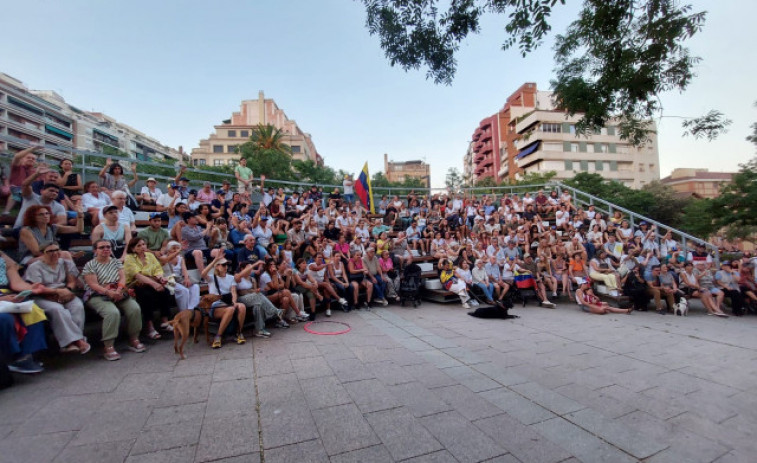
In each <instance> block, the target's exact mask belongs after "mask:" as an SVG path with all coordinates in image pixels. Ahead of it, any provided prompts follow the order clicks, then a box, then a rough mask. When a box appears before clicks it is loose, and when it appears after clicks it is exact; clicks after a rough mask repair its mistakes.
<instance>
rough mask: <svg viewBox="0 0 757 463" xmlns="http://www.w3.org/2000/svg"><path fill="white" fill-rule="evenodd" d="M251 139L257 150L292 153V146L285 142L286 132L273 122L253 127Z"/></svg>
mask: <svg viewBox="0 0 757 463" xmlns="http://www.w3.org/2000/svg"><path fill="white" fill-rule="evenodd" d="M250 141H251V142H252V144H253V146H254V148H255V150H259V151H264V150H265V151H268V150H270V151H277V152H279V153H284V154H288V155H291V154H292V148H291V147H290V146H289V145H287V144H286V143H284V132H282V131H281V130H279V129H277V128H276V127H274V126H272V125H271V124H258V126H257V127H255V128H253V129H252V135H251V136H250Z"/></svg>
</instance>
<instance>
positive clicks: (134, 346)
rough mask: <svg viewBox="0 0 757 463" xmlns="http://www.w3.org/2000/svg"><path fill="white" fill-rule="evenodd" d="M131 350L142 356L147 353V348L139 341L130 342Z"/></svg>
mask: <svg viewBox="0 0 757 463" xmlns="http://www.w3.org/2000/svg"><path fill="white" fill-rule="evenodd" d="M129 350H130V351H132V352H136V353H138V354H141V353H142V352H144V351H146V350H147V348H146V347H145V345H144V344H142V343H141V342H139V341H138V340H134V341H130V342H129Z"/></svg>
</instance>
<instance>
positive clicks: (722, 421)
mask: <svg viewBox="0 0 757 463" xmlns="http://www.w3.org/2000/svg"><path fill="white" fill-rule="evenodd" d="M737 416H739V414H738V413H734V414H733V415H731V416H729V417H728V418H725V419H722V420H720V421H718V424H723V423H725V422H726V421H728V420H730V419H731V418H736V417H737Z"/></svg>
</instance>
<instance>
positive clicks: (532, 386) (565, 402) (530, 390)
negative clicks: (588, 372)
mask: <svg viewBox="0 0 757 463" xmlns="http://www.w3.org/2000/svg"><path fill="white" fill-rule="evenodd" d="M510 389H512V390H514V391H515V392H518V393H519V394H522V395H524V396H525V397H527V398H529V399H531V400H532V401H534V402H535V403H537V404H538V405H541V406H542V407H544V408H546V409H547V410H549V411H551V412H552V413H555V414H557V415H564V414H565V413H570V412H575V411H578V410H582V409H584V408H586V407H585V406H584V405H582V404H580V403H578V402H576V401H575V400H573V399H569V398H568V397H565V396H564V395H560V394H558V393H556V392H554V391H551V390H549V389H547V388H545V387H544V386H542V385H541V384H538V383H523V384H516V385H514V386H510Z"/></svg>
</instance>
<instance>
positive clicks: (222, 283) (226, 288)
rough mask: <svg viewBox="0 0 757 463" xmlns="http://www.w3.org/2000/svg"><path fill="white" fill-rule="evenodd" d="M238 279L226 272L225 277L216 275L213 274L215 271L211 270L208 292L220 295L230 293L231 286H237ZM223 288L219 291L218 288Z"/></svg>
mask: <svg viewBox="0 0 757 463" xmlns="http://www.w3.org/2000/svg"><path fill="white" fill-rule="evenodd" d="M216 279H217V280H218V288H216ZM236 285H237V281H236V280H235V279H234V276H233V275H229V274H228V273H227V274H226V276H225V277H223V278H221V277H216V276H214V275H213V272H212V271H211V272H210V282H208V292H209V293H210V294H215V295H216V296H220V295H222V294H229V293H230V292H231V287H232V286H236ZM219 289H220V290H221V293H220V294H219V293H218V290H219Z"/></svg>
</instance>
